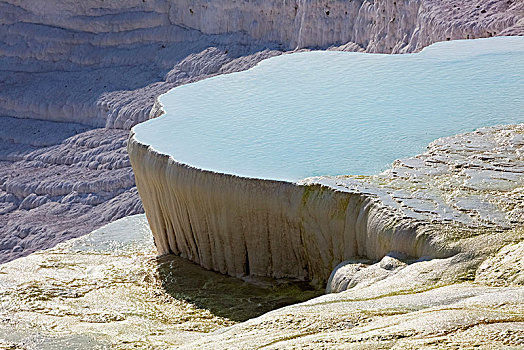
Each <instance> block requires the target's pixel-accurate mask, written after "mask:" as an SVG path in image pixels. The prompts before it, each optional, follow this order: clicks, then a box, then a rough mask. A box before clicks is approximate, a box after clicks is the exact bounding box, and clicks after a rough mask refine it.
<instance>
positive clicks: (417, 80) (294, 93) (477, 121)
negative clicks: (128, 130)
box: [134, 37, 524, 181]
mask: <svg viewBox="0 0 524 350" xmlns="http://www.w3.org/2000/svg"><path fill="white" fill-rule="evenodd" d="M523 62H524V38H522V37H496V38H489V39H478V40H462V41H452V42H441V43H437V44H434V45H432V46H430V47H428V48H426V49H424V50H423V51H422V52H420V53H415V54H406V55H384V54H364V53H348V52H316V51H315V52H306V53H297V54H291V55H282V56H279V57H275V58H272V59H268V60H266V61H263V62H261V63H259V64H258V65H257V66H256V67H254V68H252V69H250V70H248V71H244V72H239V73H233V74H228V75H221V76H217V77H213V78H210V79H206V80H203V81H200V82H197V83H193V84H189V85H184V86H180V87H177V88H174V89H172V90H171V91H169V92H168V93H166V94H164V95H162V96H161V97H160V102H161V103H162V105H163V106H164V110H165V111H166V114H165V115H164V116H162V117H160V118H157V119H153V120H150V121H148V122H145V123H142V124H140V125H137V126H136V127H135V128H134V132H135V137H136V139H137V140H138V141H139V142H141V143H143V144H148V145H151V146H152V147H153V148H154V149H155V150H156V151H158V152H160V153H163V154H167V155H170V156H172V157H173V158H174V159H175V160H176V161H178V162H180V163H183V164H187V165H191V166H193V167H196V168H200V169H204V170H211V171H214V172H220V173H226V174H233V175H239V176H244V177H252V178H261V179H273V180H286V181H297V180H300V179H303V178H306V177H311V176H320V175H341V174H343V175H349V174H352V175H360V174H362V175H369V174H374V173H378V172H380V171H382V170H385V169H386V168H387V167H388V166H389V165H390V164H391V162H393V161H394V160H395V159H399V158H403V157H408V156H413V155H415V154H418V153H421V152H423V151H424V149H425V147H426V146H427V144H428V143H430V142H431V141H433V140H434V139H437V138H439V137H443V136H447V135H452V134H456V133H461V132H466V131H472V130H474V129H476V128H479V127H483V126H489V125H497V124H510V123H519V122H522V119H523V114H522V111H523V110H524V96H523V94H522V91H524V63H523Z"/></svg>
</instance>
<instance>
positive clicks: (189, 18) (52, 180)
mask: <svg viewBox="0 0 524 350" xmlns="http://www.w3.org/2000/svg"><path fill="white" fill-rule="evenodd" d="M523 6H524V3H523V2H522V1H512V0H510V1H507V0H497V1H491V2H486V1H480V0H466V1H446V2H440V1H433V0H417V1H415V0H414V1H393V0H388V1H384V0H382V1H364V0H356V1H348V0H344V1H288V0H279V1H277V0H265V1H247V0H243V1H234V0H228V1H226V0H216V1H200V0H199V1H187V0H184V1H179V0H176V1H175V0H145V1H142V0H121V1H107V0H106V1H103V0H84V1H76V0H46V1H22V0H0V28H1V29H0V123H1V124H2V128H0V129H1V130H0V165H1V166H0V251H1V257H0V261H5V260H10V259H13V258H15V257H18V256H20V255H21V254H26V253H28V252H30V251H34V250H37V249H42V248H46V247H50V246H53V245H54V244H56V243H57V242H59V241H62V240H65V239H68V238H71V237H73V236H77V235H81V234H85V233H87V232H90V231H91V230H93V229H94V228H96V227H98V226H100V225H102V224H104V223H107V222H109V221H111V220H113V219H116V218H118V217H121V216H124V215H129V214H133V213H137V212H140V211H141V210H142V209H141V205H140V198H139V197H138V195H137V192H136V189H135V187H134V183H133V178H132V174H131V168H130V165H129V161H128V159H127V157H126V155H125V147H126V136H127V135H126V134H127V133H126V132H125V131H118V130H108V129H107V128H118V129H124V130H126V129H129V128H131V127H132V126H133V125H135V124H137V123H139V122H142V121H145V120H147V119H149V118H151V117H155V116H158V115H159V113H160V110H159V108H158V105H156V103H155V101H156V98H157V97H158V96H159V95H160V94H162V93H164V92H166V91H167V90H169V89H171V88H173V87H175V86H177V85H180V84H185V83H188V82H191V81H195V80H199V79H203V78H205V77H208V76H212V75H215V74H222V73H229V72H234V71H239V70H243V69H247V68H249V67H252V66H253V65H254V64H256V63H257V62H259V61H260V60H262V59H265V58H267V57H271V56H274V55H278V54H280V53H282V52H283V51H287V50H294V49H297V48H304V47H321V48H328V47H331V46H333V48H334V49H340V50H353V51H355V50H365V51H368V52H393V53H397V52H398V53H400V52H411V51H416V50H419V49H421V48H422V47H424V46H426V45H428V44H430V43H432V42H435V41H438V40H447V39H448V38H449V39H457V38H468V37H469V38H474V37H481V36H491V35H502V34H508V35H509V34H511V35H520V34H522V33H524V29H523V22H522V17H523ZM13 118H26V120H24V121H23V122H19V123H17V122H16V120H15V121H13ZM35 119H39V120H38V121H34V122H33V120H35ZM41 120H45V121H46V122H42V121H41ZM90 128H98V129H96V130H90ZM45 135H48V136H45ZM130 175H131V177H130ZM99 177H103V178H104V180H103V181H98V180H97V179H98V178H99Z"/></svg>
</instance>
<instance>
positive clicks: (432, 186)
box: [304, 124, 524, 229]
mask: <svg viewBox="0 0 524 350" xmlns="http://www.w3.org/2000/svg"><path fill="white" fill-rule="evenodd" d="M304 182H305V183H320V184H324V185H327V186H330V187H332V188H334V189H337V190H341V191H354V192H358V193H364V194H367V195H369V196H372V197H375V198H379V199H380V200H381V201H382V202H383V203H384V204H385V205H387V206H389V207H391V208H394V209H395V210H396V211H397V212H398V213H399V215H400V216H401V217H405V218H411V219H415V220H420V221H424V222H439V223H451V222H458V223H460V224H464V225H466V226H470V227H486V228H488V227H491V228H500V229H507V228H511V227H515V226H518V225H523V224H524V196H523V193H524V125H523V124H519V125H509V126H499V127H490V128H483V129H479V130H477V131H475V132H471V133H465V134H460V135H456V136H451V137H444V138H441V139H438V140H436V141H434V142H432V143H431V144H430V145H429V146H428V150H427V151H426V152H425V153H423V154H421V155H418V156H416V157H413V158H408V159H401V160H397V161H395V162H394V164H393V165H392V167H391V169H389V170H387V171H386V172H384V173H383V174H380V175H376V176H370V177H363V176H342V177H322V178H310V179H307V180H305V181H304Z"/></svg>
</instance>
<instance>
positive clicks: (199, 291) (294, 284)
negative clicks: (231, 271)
mask: <svg viewBox="0 0 524 350" xmlns="http://www.w3.org/2000/svg"><path fill="white" fill-rule="evenodd" d="M157 263H158V265H157V268H158V274H159V276H160V280H161V283H162V287H163V288H164V289H165V291H166V292H167V293H168V294H169V295H171V296H172V297H174V298H176V299H178V300H185V301H187V302H190V303H192V304H194V305H196V306H197V307H199V308H202V309H207V310H209V311H210V312H211V313H213V314H214V315H216V316H220V317H225V318H228V319H230V320H232V321H235V322H243V321H246V320H248V319H251V318H254V317H257V316H260V315H262V314H264V313H266V312H268V311H271V310H274V309H277V308H281V307H284V306H287V305H291V304H295V303H299V302H303V301H306V300H308V299H311V298H314V297H317V296H319V295H321V294H323V292H324V291H323V290H318V289H315V288H314V287H312V286H311V285H310V284H309V283H308V282H301V281H288V280H285V281H275V280H273V279H269V278H263V279H259V278H257V279H256V280H253V281H250V282H246V281H244V280H241V279H238V278H234V277H230V276H226V275H222V274H220V273H217V272H213V271H209V270H206V269H204V268H202V267H200V266H198V265H196V264H194V263H192V262H190V261H188V260H186V259H183V258H180V257H178V256H175V255H166V256H163V257H160V258H158V259H157Z"/></svg>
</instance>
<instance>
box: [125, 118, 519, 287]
mask: <svg viewBox="0 0 524 350" xmlns="http://www.w3.org/2000/svg"><path fill="white" fill-rule="evenodd" d="M523 131H524V129H523V125H517V126H508V127H499V128H486V129H482V130H479V131H477V132H475V133H469V134H463V135H459V136H456V137H450V138H446V139H441V140H437V141H435V142H434V143H432V144H431V145H430V147H429V149H428V152H427V153H425V154H423V155H420V156H417V157H414V158H410V159H407V160H404V161H399V162H397V163H396V164H395V165H394V167H393V168H392V169H391V170H390V171H388V172H386V173H384V174H382V175H378V176H374V177H355V176H353V177H320V178H310V179H306V180H304V181H301V182H299V183H289V182H280V181H271V180H258V179H251V178H242V177H237V176H234V175H227V174H220V173H213V172H209V171H204V170H200V169H196V168H192V167H189V166H187V165H184V164H180V163H177V162H176V161H175V160H174V159H173V158H172V157H169V156H167V155H162V154H159V153H157V152H156V151H155V150H154V149H153V148H152V147H149V146H148V145H144V144H141V143H140V142H139V141H137V139H136V138H135V137H134V135H133V132H132V134H131V137H130V139H129V143H128V150H129V155H130V159H131V163H132V165H133V169H134V171H135V176H136V181H137V187H138V189H139V193H140V195H141V198H142V201H143V205H144V208H145V210H146V215H147V217H148V220H149V222H150V226H151V229H152V232H153V235H154V237H155V244H156V246H157V248H158V251H159V253H160V254H167V253H174V254H177V255H181V256H183V257H186V258H188V259H190V260H192V261H195V262H196V263H198V264H200V265H202V266H204V267H206V268H208V269H213V270H216V271H219V272H222V273H227V274H230V275H233V276H244V275H256V276H270V277H275V278H283V277H292V278H299V279H308V280H312V281H313V282H314V283H317V284H323V283H325V282H326V281H327V279H328V277H329V276H330V273H331V271H332V270H333V269H334V268H335V266H336V265H338V264H339V263H341V262H343V261H345V260H348V259H355V258H359V257H360V258H365V259H369V260H371V261H377V260H380V259H382V258H383V257H384V256H386V255H387V254H388V253H391V252H394V253H395V254H400V255H401V256H403V257H404V260H406V261H416V260H418V259H420V258H423V259H436V258H450V257H453V261H454V263H455V264H457V266H460V269H459V270H460V271H462V272H465V271H469V270H470V269H472V268H474V267H475V266H477V265H478V264H480V262H481V261H482V259H483V258H485V256H486V255H488V254H490V253H493V252H494V251H496V250H497V249H500V248H501V247H502V246H504V245H505V244H508V243H511V242H513V241H514V240H519V239H521V238H522V237H520V234H518V233H516V232H515V228H517V227H520V226H522V225H523V224H524V217H523V215H522V213H523V212H524V203H523V199H522V188H523V185H524V163H523V160H522V159H521V158H522V157H521V155H522V150H523V147H524V139H522V137H521V135H522V132H523ZM448 272H449V276H448V275H447V273H448ZM448 272H446V271H443V275H442V276H437V277H436V278H438V279H440V278H442V279H443V280H445V279H447V278H448V277H450V276H455V278H458V276H460V275H461V274H462V272H460V273H457V271H456V270H451V269H450V270H448ZM450 278H452V277H450ZM331 282H332V285H330V287H328V288H331V289H332V290H334V291H335V290H336V291H340V290H344V289H345V288H347V286H348V285H349V284H348V283H346V284H344V283H345V282H340V281H337V279H336V278H335V280H334V281H333V280H332V281H331ZM341 286H342V287H341Z"/></svg>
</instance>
